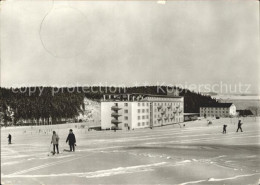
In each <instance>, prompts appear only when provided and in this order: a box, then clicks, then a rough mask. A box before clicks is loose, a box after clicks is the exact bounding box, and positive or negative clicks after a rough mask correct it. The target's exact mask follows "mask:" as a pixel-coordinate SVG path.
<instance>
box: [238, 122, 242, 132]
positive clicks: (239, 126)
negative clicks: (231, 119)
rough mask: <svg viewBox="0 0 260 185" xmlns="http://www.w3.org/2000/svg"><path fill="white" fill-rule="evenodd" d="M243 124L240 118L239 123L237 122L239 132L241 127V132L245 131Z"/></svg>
mask: <svg viewBox="0 0 260 185" xmlns="http://www.w3.org/2000/svg"><path fill="white" fill-rule="evenodd" d="M241 126H242V123H241V120H239V121H238V124H237V132H238V130H239V129H240V131H241V132H243V130H242V127H241Z"/></svg>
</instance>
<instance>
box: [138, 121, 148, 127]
mask: <svg viewBox="0 0 260 185" xmlns="http://www.w3.org/2000/svg"><path fill="white" fill-rule="evenodd" d="M137 125H138V126H139V127H140V126H145V125H149V122H138V124H137Z"/></svg>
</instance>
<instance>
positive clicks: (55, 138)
mask: <svg viewBox="0 0 260 185" xmlns="http://www.w3.org/2000/svg"><path fill="white" fill-rule="evenodd" d="M52 133H53V135H52V138H51V144H53V155H54V154H55V147H56V149H57V154H59V139H60V138H59V136H58V134H56V132H55V131H53V132H52Z"/></svg>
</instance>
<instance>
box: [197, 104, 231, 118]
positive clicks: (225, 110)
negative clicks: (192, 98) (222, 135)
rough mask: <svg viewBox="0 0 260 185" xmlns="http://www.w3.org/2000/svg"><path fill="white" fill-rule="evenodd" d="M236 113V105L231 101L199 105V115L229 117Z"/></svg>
mask: <svg viewBox="0 0 260 185" xmlns="http://www.w3.org/2000/svg"><path fill="white" fill-rule="evenodd" d="M235 115H236V106H235V105H234V104H233V103H218V104H215V105H209V106H203V107H200V116H201V117H203V116H206V117H229V116H235Z"/></svg>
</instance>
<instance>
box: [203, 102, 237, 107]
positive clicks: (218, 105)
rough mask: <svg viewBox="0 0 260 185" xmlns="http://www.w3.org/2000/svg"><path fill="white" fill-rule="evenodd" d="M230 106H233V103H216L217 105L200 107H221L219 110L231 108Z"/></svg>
mask: <svg viewBox="0 0 260 185" xmlns="http://www.w3.org/2000/svg"><path fill="white" fill-rule="evenodd" d="M231 105H233V103H217V104H213V105H204V106H201V107H221V108H228V107H231Z"/></svg>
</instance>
